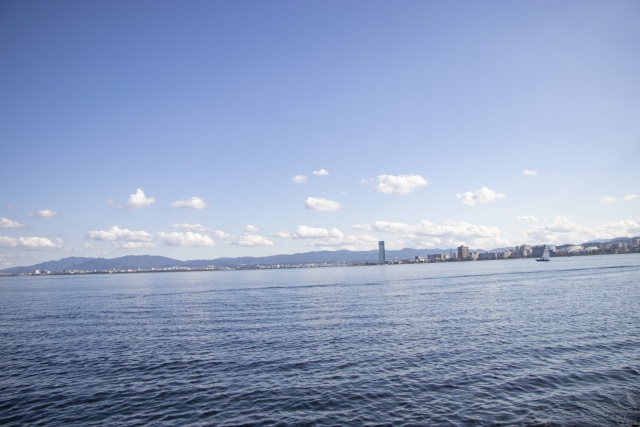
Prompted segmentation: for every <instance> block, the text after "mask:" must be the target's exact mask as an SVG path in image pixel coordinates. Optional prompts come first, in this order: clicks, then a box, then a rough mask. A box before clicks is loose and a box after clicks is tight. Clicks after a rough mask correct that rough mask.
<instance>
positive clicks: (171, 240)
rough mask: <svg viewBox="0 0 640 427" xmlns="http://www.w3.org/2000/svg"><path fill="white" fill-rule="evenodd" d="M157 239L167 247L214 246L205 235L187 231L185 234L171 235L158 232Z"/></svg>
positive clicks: (175, 233)
mask: <svg viewBox="0 0 640 427" xmlns="http://www.w3.org/2000/svg"><path fill="white" fill-rule="evenodd" d="M158 237H160V238H161V239H162V240H163V241H164V244H165V245H168V246H215V242H214V241H213V240H212V239H211V237H209V236H207V235H205V234H200V233H193V232H191V231H187V232H185V233H182V232H177V231H176V232H173V233H164V232H162V231H160V232H158Z"/></svg>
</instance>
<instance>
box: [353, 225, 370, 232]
mask: <svg viewBox="0 0 640 427" xmlns="http://www.w3.org/2000/svg"><path fill="white" fill-rule="evenodd" d="M351 228H353V229H354V230H364V231H371V226H370V225H369V224H354V225H352V226H351Z"/></svg>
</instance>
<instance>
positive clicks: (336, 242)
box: [309, 235, 378, 251]
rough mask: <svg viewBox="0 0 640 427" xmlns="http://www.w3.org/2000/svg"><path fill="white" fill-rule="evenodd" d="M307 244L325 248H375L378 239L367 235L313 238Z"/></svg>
mask: <svg viewBox="0 0 640 427" xmlns="http://www.w3.org/2000/svg"><path fill="white" fill-rule="evenodd" d="M309 245H310V246H316V247H319V248H326V249H348V250H352V251H355V250H367V249H377V247H378V239H376V238H375V237H373V236H367V235H359V236H343V237H329V238H325V239H318V240H314V241H312V242H311V243H310V244H309Z"/></svg>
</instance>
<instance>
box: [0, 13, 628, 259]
mask: <svg viewBox="0 0 640 427" xmlns="http://www.w3.org/2000/svg"><path fill="white" fill-rule="evenodd" d="M639 22H640V2H638V1H616V2H604V1H562V2H558V1H535V2H534V1H519V2H508V1H490V2H459V1H446V2H444V1H443V2H432V1H430V2H419V1H408V2H381V1H367V2H356V1H352V2H338V1H327V2H245V1H242V2H213V1H211V2H204V1H202V2H200V1H189V2H168V1H159V2H147V1H136V2H129V1H126V2H124V1H109V2H105V1H91V2H82V1H77V2H75V1H57V2H44V1H39V2H37V1H2V2H0V64H1V66H0V76H1V78H0V143H1V146H0V153H1V165H2V166H1V167H0V228H1V229H0V269H1V268H6V267H12V266H17V265H28V264H35V263H37V262H42V261H48V260H51V259H58V258H63V257H69V256H85V257H107V258H111V257H118V256H122V255H130V254H150V255H163V256H168V257H172V258H178V259H183V260H184V259H209V258H217V257H230V256H232V257H235V256H264V255H271V254H282V253H295V252H306V251H311V250H320V249H328V250H337V249H352V250H373V249H377V241H378V240H384V241H385V242H386V247H387V249H401V248H452V247H455V246H458V245H460V244H465V245H468V246H470V247H472V248H478V249H492V248H498V247H505V246H513V245H518V244H523V243H526V244H532V245H533V244H565V243H582V242H586V241H589V240H595V239H611V238H614V237H623V236H638V235H640V199H639V198H638V196H639V195H640V184H639V182H640V180H639V179H638V170H637V169H638V167H637V163H638V160H639V159H640V120H639V118H640V77H639V76H640V54H639V52H640V50H639V47H640V25H638V23H639Z"/></svg>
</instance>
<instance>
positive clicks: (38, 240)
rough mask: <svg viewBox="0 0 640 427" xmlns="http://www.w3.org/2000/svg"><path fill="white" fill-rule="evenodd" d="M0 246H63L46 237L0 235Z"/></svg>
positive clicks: (36, 247) (31, 247) (27, 247)
mask: <svg viewBox="0 0 640 427" xmlns="http://www.w3.org/2000/svg"><path fill="white" fill-rule="evenodd" d="M0 247H5V248H25V249H60V248H61V247H62V246H61V245H56V244H55V243H53V242H52V241H51V240H49V239H47V238H45V237H8V236H0Z"/></svg>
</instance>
